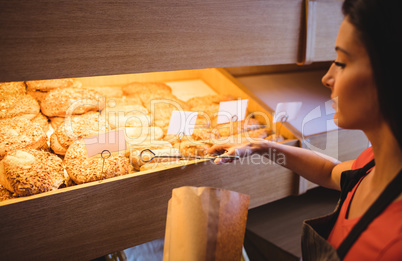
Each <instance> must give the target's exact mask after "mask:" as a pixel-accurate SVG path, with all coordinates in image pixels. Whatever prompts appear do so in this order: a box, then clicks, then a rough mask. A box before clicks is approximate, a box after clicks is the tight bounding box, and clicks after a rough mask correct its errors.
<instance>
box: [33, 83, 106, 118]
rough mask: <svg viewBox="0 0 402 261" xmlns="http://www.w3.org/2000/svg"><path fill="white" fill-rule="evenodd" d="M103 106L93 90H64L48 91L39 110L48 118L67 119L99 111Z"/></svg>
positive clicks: (99, 96)
mask: <svg viewBox="0 0 402 261" xmlns="http://www.w3.org/2000/svg"><path fill="white" fill-rule="evenodd" d="M104 106H105V102H104V99H102V96H101V95H100V94H99V93H98V92H96V91H94V90H89V89H85V88H64V89H54V90H52V91H50V92H49V93H48V94H47V95H46V97H45V99H44V100H42V102H41V105H40V108H41V111H42V113H43V114H45V115H46V116H48V117H67V116H71V115H79V114H84V113H86V112H89V111H100V110H102V109H103V108H104Z"/></svg>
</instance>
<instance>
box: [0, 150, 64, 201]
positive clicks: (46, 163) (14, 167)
mask: <svg viewBox="0 0 402 261" xmlns="http://www.w3.org/2000/svg"><path fill="white" fill-rule="evenodd" d="M63 183H64V170H63V167H62V160H61V159H60V158H59V157H57V156H56V155H54V154H51V153H49V152H44V151H39V150H34V149H17V150H14V151H11V152H9V153H7V156H6V157H5V158H4V159H3V160H2V161H0V184H1V185H2V186H3V187H4V188H6V189H7V190H9V191H10V192H12V193H14V195H16V196H29V195H33V194H38V193H41V192H45V191H51V190H56V189H58V188H59V187H60V186H61V185H62V184H63Z"/></svg>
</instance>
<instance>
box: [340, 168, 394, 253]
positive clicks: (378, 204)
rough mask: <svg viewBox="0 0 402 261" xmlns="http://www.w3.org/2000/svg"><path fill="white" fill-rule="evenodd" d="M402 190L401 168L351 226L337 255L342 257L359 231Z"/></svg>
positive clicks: (357, 236) (361, 231) (358, 234)
mask: <svg viewBox="0 0 402 261" xmlns="http://www.w3.org/2000/svg"><path fill="white" fill-rule="evenodd" d="M401 192H402V170H400V171H399V173H398V175H397V176H396V177H395V178H394V179H393V180H392V181H391V183H389V184H388V186H387V187H386V188H385V190H384V191H383V192H382V193H381V195H380V196H379V197H378V198H377V200H376V201H375V202H374V203H373V204H372V205H371V207H370V208H369V209H368V210H367V212H366V213H365V214H364V215H363V216H362V217H361V219H360V220H359V222H358V223H357V224H356V225H355V226H354V227H353V228H352V230H351V231H350V233H349V234H348V236H347V237H346V238H345V240H344V241H343V242H342V243H341V245H340V246H339V248H338V249H337V252H338V256H339V258H340V259H343V258H344V257H345V256H346V254H347V252H348V251H349V249H350V248H351V247H352V245H353V244H354V243H355V241H356V240H357V239H358V238H359V236H360V235H361V233H363V231H364V230H365V229H366V228H367V227H368V226H369V224H370V223H371V222H372V221H373V220H374V219H375V218H376V217H377V216H379V215H380V214H381V213H382V212H383V211H384V210H385V209H386V208H387V207H388V205H390V204H391V203H392V202H393V201H394V200H395V199H396V198H397V197H398V196H399V195H400V194H401Z"/></svg>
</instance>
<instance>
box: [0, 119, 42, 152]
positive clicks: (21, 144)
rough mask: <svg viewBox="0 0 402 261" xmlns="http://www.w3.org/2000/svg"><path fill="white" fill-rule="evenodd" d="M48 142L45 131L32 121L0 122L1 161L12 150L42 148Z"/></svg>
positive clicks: (12, 120)
mask: <svg viewBox="0 0 402 261" xmlns="http://www.w3.org/2000/svg"><path fill="white" fill-rule="evenodd" d="M46 141H47V136H46V133H45V132H44V131H43V129H42V128H41V127H40V126H39V125H38V124H34V123H32V122H31V121H30V120H27V119H25V118H18V119H16V118H8V119H3V120H0V159H2V158H3V157H4V156H5V155H6V153H8V152H10V151H12V150H16V149H22V148H32V149H39V148H42V147H43V146H45V144H46Z"/></svg>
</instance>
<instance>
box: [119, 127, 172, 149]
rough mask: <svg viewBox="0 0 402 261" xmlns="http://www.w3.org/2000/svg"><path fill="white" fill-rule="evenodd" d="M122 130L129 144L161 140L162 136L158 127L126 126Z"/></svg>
mask: <svg viewBox="0 0 402 261" xmlns="http://www.w3.org/2000/svg"><path fill="white" fill-rule="evenodd" d="M124 132H125V135H126V142H127V144H128V145H129V146H130V145H133V146H135V145H141V144H143V143H146V144H149V143H152V142H154V141H159V140H161V139H162V138H163V136H164V134H163V131H162V129H161V128H159V127H144V128H141V127H126V128H124Z"/></svg>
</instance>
